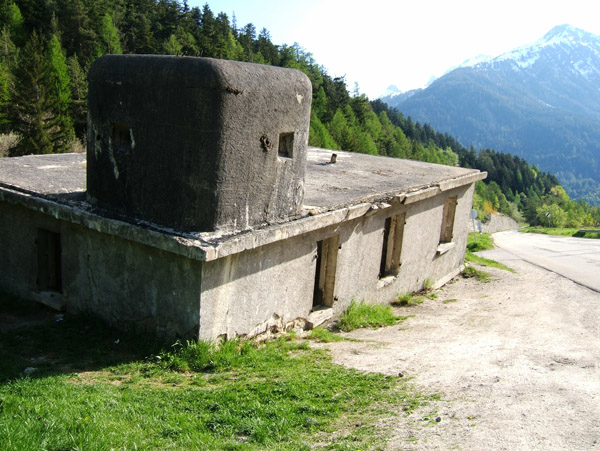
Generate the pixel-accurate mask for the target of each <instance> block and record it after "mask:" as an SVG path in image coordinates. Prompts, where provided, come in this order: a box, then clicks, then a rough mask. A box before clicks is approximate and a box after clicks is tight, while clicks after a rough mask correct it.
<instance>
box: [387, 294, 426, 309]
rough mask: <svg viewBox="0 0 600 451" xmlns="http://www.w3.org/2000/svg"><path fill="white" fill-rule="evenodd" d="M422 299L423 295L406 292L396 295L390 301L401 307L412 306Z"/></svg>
mask: <svg viewBox="0 0 600 451" xmlns="http://www.w3.org/2000/svg"><path fill="white" fill-rule="evenodd" d="M423 300H424V296H419V295H416V294H412V293H407V294H399V295H398V296H397V297H396V300H394V301H393V302H392V305H397V306H402V307H414V306H416V305H419V304H422V303H423Z"/></svg>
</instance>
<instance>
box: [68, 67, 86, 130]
mask: <svg viewBox="0 0 600 451" xmlns="http://www.w3.org/2000/svg"><path fill="white" fill-rule="evenodd" d="M67 67H68V75H69V78H70V80H71V100H72V102H71V112H72V115H73V116H72V117H73V127H74V129H75V135H76V136H77V137H79V138H82V137H84V136H85V129H86V125H87V91H88V84H87V75H86V72H85V71H84V70H83V68H82V67H81V65H80V64H79V60H78V58H77V55H73V56H70V57H69V58H68V59H67Z"/></svg>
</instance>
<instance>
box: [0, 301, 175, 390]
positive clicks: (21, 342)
mask: <svg viewBox="0 0 600 451" xmlns="http://www.w3.org/2000/svg"><path fill="white" fill-rule="evenodd" d="M164 347H165V343H164V342H162V343H161V342H158V341H157V340H155V339H152V338H150V339H149V338H148V336H139V335H134V334H127V333H123V332H121V331H116V330H114V329H111V328H108V327H107V326H106V325H105V324H104V323H103V322H102V321H100V320H99V319H97V318H93V317H88V316H83V315H77V316H75V315H69V314H68V313H65V314H59V313H58V312H56V311H53V310H51V309H49V308H47V307H46V306H44V305H42V304H38V303H36V302H33V301H26V300H22V299H18V298H15V297H13V296H10V295H7V294H5V293H2V292H0V384H4V383H6V382H7V381H10V380H12V379H15V378H19V377H23V376H24V375H26V374H28V375H29V377H32V378H38V377H45V376H49V375H56V374H65V373H72V372H81V371H95V370H98V369H101V368H105V367H107V366H112V365H117V364H120V363H126V362H131V361H135V360H143V359H144V358H146V357H147V356H150V355H152V354H157V353H158V352H159V351H160V350H161V348H164Z"/></svg>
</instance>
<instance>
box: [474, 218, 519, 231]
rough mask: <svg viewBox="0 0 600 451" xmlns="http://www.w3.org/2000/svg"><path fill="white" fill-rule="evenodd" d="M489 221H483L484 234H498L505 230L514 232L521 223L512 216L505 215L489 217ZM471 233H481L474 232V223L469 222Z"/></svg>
mask: <svg viewBox="0 0 600 451" xmlns="http://www.w3.org/2000/svg"><path fill="white" fill-rule="evenodd" d="M488 218H489V219H488V220H487V221H485V220H484V221H482V224H481V225H482V230H481V231H482V232H483V233H496V232H502V231H504V230H513V229H518V228H519V223H518V222H517V221H515V220H514V219H513V218H511V217H510V216H505V215H500V214H497V215H489V216H488ZM469 231H470V232H474V231H475V232H479V230H473V221H470V222H469Z"/></svg>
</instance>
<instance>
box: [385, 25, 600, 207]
mask: <svg viewBox="0 0 600 451" xmlns="http://www.w3.org/2000/svg"><path fill="white" fill-rule="evenodd" d="M382 100H383V101H385V102H387V103H388V104H389V105H390V106H394V107H396V108H398V109H399V110H400V111H402V112H403V113H404V114H405V115H407V116H408V115H410V116H411V117H412V118H413V119H415V120H418V121H420V122H426V123H430V124H431V125H432V126H433V127H434V128H436V129H437V130H439V131H442V132H447V133H449V134H451V135H453V136H455V137H457V138H458V139H459V140H460V141H461V142H462V143H463V144H464V145H466V146H470V145H471V144H473V145H474V146H475V147H476V148H493V149H495V150H498V151H504V152H509V153H513V154H517V155H520V156H523V157H525V158H526V159H527V160H528V161H530V162H532V163H536V164H538V166H539V167H540V168H541V169H543V170H546V171H551V172H553V173H555V174H556V175H557V176H558V177H559V179H560V180H561V182H562V183H563V185H564V186H565V188H566V189H567V192H569V194H571V195H572V196H574V197H579V196H581V195H585V196H586V198H587V199H588V200H590V201H592V202H594V203H598V204H600V36H597V35H594V34H592V33H589V32H587V31H584V30H581V29H578V28H575V27H572V26H570V25H560V26H557V27H555V28H553V29H552V30H550V31H549V32H548V33H547V34H546V35H545V36H543V37H542V38H541V39H539V40H537V41H536V42H533V43H531V44H528V45H524V46H522V47H519V48H516V49H514V50H512V51H510V52H507V53H505V54H503V55H500V56H496V57H482V56H479V57H476V58H473V59H471V60H467V61H465V62H464V63H463V64H461V65H460V66H459V67H458V68H456V69H454V70H452V71H450V72H449V73H447V74H445V75H444V76H442V77H440V78H439V79H438V80H436V81H435V82H434V83H432V84H431V86H429V87H428V88H426V89H424V90H422V91H420V92H416V93H414V95H412V96H410V97H408V98H406V97H403V96H395V97H386V98H382ZM590 193H592V194H590ZM590 196H591V197H590ZM594 196H595V198H594Z"/></svg>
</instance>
